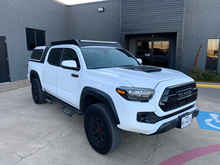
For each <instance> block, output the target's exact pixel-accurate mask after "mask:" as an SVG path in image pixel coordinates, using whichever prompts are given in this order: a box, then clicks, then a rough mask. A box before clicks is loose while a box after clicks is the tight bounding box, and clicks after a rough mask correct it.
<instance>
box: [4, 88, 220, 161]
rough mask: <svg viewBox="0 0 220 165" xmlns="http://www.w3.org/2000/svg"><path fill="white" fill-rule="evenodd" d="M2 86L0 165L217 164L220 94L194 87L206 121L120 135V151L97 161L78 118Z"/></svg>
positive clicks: (26, 92) (219, 155)
mask: <svg viewBox="0 0 220 165" xmlns="http://www.w3.org/2000/svg"><path fill="white" fill-rule="evenodd" d="M3 85H4V84H3ZM3 85H1V84H0V165H14V164H17V165H31V164H34V165H35V164H40V165H43V164H45V165H50V164H55V165H72V164H73V165H75V164H89V165H97V164H104V165H118V164H119V165H121V164H122V165H123V164H126V165H139V164H140V165H144V164H146V165H158V164H160V165H172V164H173V165H178V164H184V165H197V164H199V165H207V164H209V165H210V164H213V165H219V162H220V121H219V120H220V116H218V113H219V115H220V89H206V88H199V96H198V101H197V106H198V108H199V109H200V110H201V111H205V112H202V114H204V116H205V115H206V114H207V115H206V116H205V117H207V118H205V119H204V118H201V119H199V118H198V119H194V120H193V123H192V125H190V126H188V127H187V128H185V129H183V130H180V129H173V130H171V131H169V132H167V133H164V134H159V135H153V136H143V135H139V134H136V133H132V132H124V140H123V143H122V146H121V147H120V148H119V149H118V150H116V151H115V152H113V153H111V154H109V155H104V156H103V155H100V154H98V153H96V152H95V151H94V150H93V149H92V148H91V147H90V145H89V143H88V141H87V138H86V135H85V132H84V126H83V120H84V117H83V116H79V115H77V114H76V115H74V116H72V117H68V116H67V115H65V114H64V113H62V112H61V109H62V106H61V105H60V104H58V103H54V104H52V105H51V104H49V103H45V104H42V105H36V104H35V103H34V102H33V100H32V97H31V92H30V91H31V90H30V86H28V85H23V86H22V85H21V86H19V87H18V88H16V89H13V88H10V89H9V90H4V89H3V88H4V87H3ZM6 85H7V84H6ZM8 86H10V84H8ZM1 89H2V90H1ZM206 112H207V113H206ZM210 114H211V115H210ZM213 114H215V116H214V115H213ZM204 116H203V117H204ZM218 117H219V118H218ZM207 123H209V126H210V124H212V125H211V126H210V127H207ZM218 128H219V129H218Z"/></svg>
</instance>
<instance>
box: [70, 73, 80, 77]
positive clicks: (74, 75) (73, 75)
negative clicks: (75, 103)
mask: <svg viewBox="0 0 220 165" xmlns="http://www.w3.org/2000/svg"><path fill="white" fill-rule="evenodd" d="M71 76H72V77H75V78H78V77H79V75H77V74H73V73H72V74H71Z"/></svg>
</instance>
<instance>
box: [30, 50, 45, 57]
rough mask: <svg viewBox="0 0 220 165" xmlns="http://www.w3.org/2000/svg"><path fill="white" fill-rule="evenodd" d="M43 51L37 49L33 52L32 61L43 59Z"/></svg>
mask: <svg viewBox="0 0 220 165" xmlns="http://www.w3.org/2000/svg"><path fill="white" fill-rule="evenodd" d="M43 51H44V50H43V49H35V50H34V51H33V53H32V54H31V59H32V60H40V59H41V56H42V54H43Z"/></svg>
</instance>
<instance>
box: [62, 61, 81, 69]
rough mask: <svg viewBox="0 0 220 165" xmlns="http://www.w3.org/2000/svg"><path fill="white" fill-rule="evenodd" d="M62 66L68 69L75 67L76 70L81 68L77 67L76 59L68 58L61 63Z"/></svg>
mask: <svg viewBox="0 0 220 165" xmlns="http://www.w3.org/2000/svg"><path fill="white" fill-rule="evenodd" d="M61 67H63V68H66V69H74V70H79V68H77V64H76V61H74V60H66V61H63V62H62V63H61Z"/></svg>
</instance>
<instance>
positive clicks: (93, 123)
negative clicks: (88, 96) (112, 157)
mask: <svg viewBox="0 0 220 165" xmlns="http://www.w3.org/2000/svg"><path fill="white" fill-rule="evenodd" d="M84 128H85V132H86V136H87V139H88V141H89V143H90V145H91V146H92V148H93V149H94V150H95V151H97V152H98V153H100V154H103V155H105V154H109V153H111V152H113V151H114V150H116V149H118V148H119V147H120V145H121V143H122V140H123V131H122V130H121V129H119V128H118V127H117V125H116V124H115V122H114V120H113V118H112V116H111V114H110V112H109V111H108V108H107V106H106V105H105V104H104V103H97V104H93V105H91V106H89V107H88V109H87V110H86V113H85V118H84Z"/></svg>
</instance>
